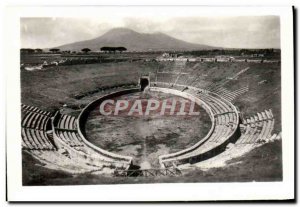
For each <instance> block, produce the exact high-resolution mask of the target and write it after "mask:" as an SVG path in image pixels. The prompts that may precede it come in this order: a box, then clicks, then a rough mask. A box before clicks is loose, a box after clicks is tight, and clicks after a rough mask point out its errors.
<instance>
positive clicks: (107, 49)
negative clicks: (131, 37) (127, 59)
mask: <svg viewBox="0 0 300 207" xmlns="http://www.w3.org/2000/svg"><path fill="white" fill-rule="evenodd" d="M100 50H101V51H104V52H105V53H107V52H108V53H111V52H113V53H116V51H119V52H120V53H121V52H123V51H126V50H127V49H126V48H125V47H106V46H105V47H101V48H100Z"/></svg>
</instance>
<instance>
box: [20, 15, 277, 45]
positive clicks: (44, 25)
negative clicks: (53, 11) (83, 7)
mask: <svg viewBox="0 0 300 207" xmlns="http://www.w3.org/2000/svg"><path fill="white" fill-rule="evenodd" d="M115 27H127V28H130V29H133V30H135V31H137V32H142V33H154V32H163V33H166V34H168V35H170V36H173V37H175V38H178V39H181V40H185V41H188V42H193V43H200V44H207V45H212V46H221V47H229V48H270V47H274V48H279V47H280V19H279V17H276V16H251V17H250V16H236V17H174V18H167V19H166V18H158V17H157V18H151V19H150V18H146V17H145V18H141V17H139V18H137V17H122V18H121V17H120V18H110V17H107V18H22V19H21V44H22V45H21V46H22V47H31V48H38V47H39V48H49V47H55V46H59V45H63V44H67V43H71V42H76V41H82V40H87V39H92V38H95V37H98V36H100V35H102V34H104V33H105V32H107V31H108V30H110V29H112V28H115Z"/></svg>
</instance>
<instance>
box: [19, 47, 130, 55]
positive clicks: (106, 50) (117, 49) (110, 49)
mask: <svg viewBox="0 0 300 207" xmlns="http://www.w3.org/2000/svg"><path fill="white" fill-rule="evenodd" d="M20 51H21V53H28V54H32V53H43V52H44V51H43V50H42V49H40V48H37V49H32V48H21V50H20ZM91 51H92V50H91V49H90V48H83V49H81V52H83V53H86V54H87V53H89V52H91ZM100 51H102V52H104V53H116V52H120V53H122V52H124V51H127V48H126V47H107V46H105V47H101V48H100ZM49 52H51V53H76V51H70V50H64V51H61V50H60V49H59V48H51V49H49Z"/></svg>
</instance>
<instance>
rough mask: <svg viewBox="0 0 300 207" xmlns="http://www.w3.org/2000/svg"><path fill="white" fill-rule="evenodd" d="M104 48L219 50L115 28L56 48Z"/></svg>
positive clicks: (77, 49) (159, 35)
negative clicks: (94, 36)
mask: <svg viewBox="0 0 300 207" xmlns="http://www.w3.org/2000/svg"><path fill="white" fill-rule="evenodd" d="M104 46H108V47H119V46H123V47H126V48H127V50H128V51H163V50H169V51H170V50H174V51H180V50H202V49H215V48H218V47H213V46H209V45H205V44H196V43H190V42H187V41H184V40H180V39H177V38H174V37H171V36H169V35H167V34H164V33H162V32H156V33H139V32H136V31H134V30H131V29H128V28H113V29H111V30H109V31H107V32H106V33H104V34H103V35H101V36H99V37H96V38H93V39H89V40H83V41H78V42H73V43H68V44H64V45H61V46H57V47H55V48H58V49H60V50H72V51H74V50H76V51H80V50H81V49H83V48H90V49H91V50H93V51H98V50H99V49H100V48H101V47H104ZM53 48H54V47H53Z"/></svg>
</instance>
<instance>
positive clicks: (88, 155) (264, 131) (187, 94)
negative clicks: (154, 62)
mask: <svg viewBox="0 0 300 207" xmlns="http://www.w3.org/2000/svg"><path fill="white" fill-rule="evenodd" d="M186 64H187V63H186V62H185V61H178V62H176V63H172V69H170V70H160V69H159V68H158V69H157V70H156V71H152V72H150V73H149V74H144V75H143V76H140V77H139V78H138V80H136V82H137V83H136V84H133V85H130V86H128V87H126V89H125V88H122V87H115V88H114V89H113V90H110V91H109V92H108V91H107V92H105V90H104V92H105V93H106V94H105V95H103V96H101V97H98V98H96V99H94V100H92V101H90V103H89V104H87V105H85V106H84V107H83V108H82V109H80V113H79V115H78V116H72V115H69V114H64V113H62V112H61V111H60V110H57V111H55V112H50V111H47V110H42V109H41V108H39V107H37V106H33V105H25V104H21V108H22V113H21V114H22V123H21V127H22V150H23V152H24V153H27V154H30V155H31V156H33V157H34V158H36V159H37V160H39V161H40V162H41V163H43V166H44V167H45V168H48V169H54V170H61V171H65V172H68V173H71V174H74V175H76V174H86V173H91V174H105V175H112V176H125V177H126V176H180V175H182V173H184V172H185V170H188V169H191V168H195V167H196V168H200V169H207V168H213V167H220V166H225V165H226V162H227V161H228V160H231V159H233V158H236V157H239V156H242V155H244V154H245V153H247V152H249V151H251V150H253V149H254V148H257V147H259V146H262V145H264V144H265V143H269V142H273V141H274V140H280V139H281V132H277V133H274V132H273V129H274V125H275V118H274V114H273V111H272V108H269V107H268V106H266V108H265V109H263V110H261V111H257V112H256V113H255V114H253V113H252V115H251V116H246V115H245V114H244V113H243V112H242V111H240V109H239V107H238V106H237V105H236V104H235V101H237V100H238V99H239V97H240V96H242V95H243V94H245V93H247V92H248V91H249V86H248V85H244V86H242V87H239V88H237V89H236V90H231V89H228V88H226V86H225V85H226V84H228V83H229V82H230V81H232V80H237V79H238V78H239V76H241V75H242V74H243V73H245V72H246V71H247V70H248V69H249V67H244V68H242V70H240V71H238V72H237V73H235V74H234V75H231V76H228V77H227V78H226V79H222V80H220V81H218V82H208V83H207V84H206V86H204V87H203V85H201V84H199V82H201V80H203V79H205V77H207V75H205V74H204V73H201V74H200V75H199V74H197V75H195V74H192V73H190V72H186V71H184V70H185V65H186ZM199 64H201V63H195V65H194V66H193V67H194V68H196V67H197V66H199ZM229 64H230V63H229ZM245 64H246V63H245ZM247 64H250V63H247ZM255 64H260V63H255ZM264 64H267V63H264ZM140 91H148V92H150V93H151V92H159V93H165V94H172V95H176V96H179V97H182V98H185V99H191V100H195V102H196V104H198V105H199V106H200V107H201V108H203V109H204V110H205V111H206V113H207V114H208V116H209V119H210V121H211V127H210V129H209V132H208V133H207V134H206V135H205V137H199V141H198V142H197V143H194V144H193V145H192V146H190V147H187V148H185V149H182V150H179V151H177V152H174V153H169V154H161V155H159V156H157V162H158V163H159V167H157V168H148V169H147V168H144V169H139V170H136V169H133V168H132V165H133V162H134V159H135V157H132V156H125V155H121V154H118V153H114V152H110V151H108V150H106V149H103V148H101V147H99V146H96V145H95V144H93V143H91V142H90V141H89V140H88V139H87V137H86V129H85V124H86V122H87V118H88V116H89V113H90V112H91V111H92V110H93V108H95V107H96V106H98V105H99V104H100V103H101V102H103V101H104V100H106V99H108V98H114V97H119V96H122V95H127V94H132V93H136V92H140ZM100 127H101V126H100Z"/></svg>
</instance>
